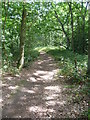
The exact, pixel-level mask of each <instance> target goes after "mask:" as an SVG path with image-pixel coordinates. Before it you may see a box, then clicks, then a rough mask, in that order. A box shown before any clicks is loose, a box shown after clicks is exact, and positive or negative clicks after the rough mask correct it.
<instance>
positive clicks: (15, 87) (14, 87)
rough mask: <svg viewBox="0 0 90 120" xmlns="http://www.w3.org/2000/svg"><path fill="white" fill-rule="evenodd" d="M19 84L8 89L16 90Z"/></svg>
mask: <svg viewBox="0 0 90 120" xmlns="http://www.w3.org/2000/svg"><path fill="white" fill-rule="evenodd" d="M18 87H19V86H17V85H16V86H10V87H8V89H10V90H15V89H17V88H18Z"/></svg>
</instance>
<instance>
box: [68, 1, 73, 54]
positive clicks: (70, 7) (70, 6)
mask: <svg viewBox="0 0 90 120" xmlns="http://www.w3.org/2000/svg"><path fill="white" fill-rule="evenodd" d="M68 4H69V10H70V13H71V29H72V40H71V47H72V50H73V52H74V51H75V49H74V39H73V12H72V3H71V2H70V3H68Z"/></svg>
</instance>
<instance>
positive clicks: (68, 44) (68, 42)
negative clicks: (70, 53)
mask: <svg viewBox="0 0 90 120" xmlns="http://www.w3.org/2000/svg"><path fill="white" fill-rule="evenodd" d="M55 16H56V18H57V20H58V22H59V23H60V25H61V27H62V31H63V33H64V34H65V36H66V39H67V49H69V47H70V40H69V37H68V35H67V33H66V31H65V29H64V25H63V23H62V22H61V20H60V19H59V17H58V15H57V12H56V11H55Z"/></svg>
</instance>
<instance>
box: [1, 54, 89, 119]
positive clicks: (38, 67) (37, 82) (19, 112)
mask: <svg viewBox="0 0 90 120" xmlns="http://www.w3.org/2000/svg"><path fill="white" fill-rule="evenodd" d="M58 71H59V69H58V65H57V63H56V62H55V61H54V59H53V58H52V57H51V56H49V55H48V54H46V53H44V52H41V53H40V57H39V59H38V60H36V61H35V62H34V63H33V64H32V65H31V66H28V68H27V69H26V68H24V69H23V70H22V72H21V73H20V75H16V76H11V75H6V76H4V77H3V82H2V83H3V87H2V89H3V111H2V116H3V118H32V119H33V120H36V118H39V119H40V120H48V119H50V118H55V119H57V118H75V117H76V118H78V117H79V118H80V117H82V118H83V117H84V116H83V112H84V111H87V110H88V100H87V99H86V97H85V96H83V95H81V98H82V99H81V98H80V99H76V97H77V98H78V94H75V91H79V90H80V89H81V88H80V87H81V86H80V85H79V86H74V87H72V88H68V87H67V85H68V84H69V83H67V82H66V80H65V79H64V77H63V76H60V77H58V76H57V73H58ZM74 98H75V99H74ZM39 119H38V120H39Z"/></svg>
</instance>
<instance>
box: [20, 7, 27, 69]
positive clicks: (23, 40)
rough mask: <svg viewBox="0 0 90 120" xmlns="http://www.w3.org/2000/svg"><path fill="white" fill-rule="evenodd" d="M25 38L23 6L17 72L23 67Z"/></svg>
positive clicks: (24, 12)
mask: <svg viewBox="0 0 90 120" xmlns="http://www.w3.org/2000/svg"><path fill="white" fill-rule="evenodd" d="M25 38H26V9H25V5H23V11H22V21H21V31H20V59H19V70H21V69H22V67H23V65H24V44H25Z"/></svg>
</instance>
